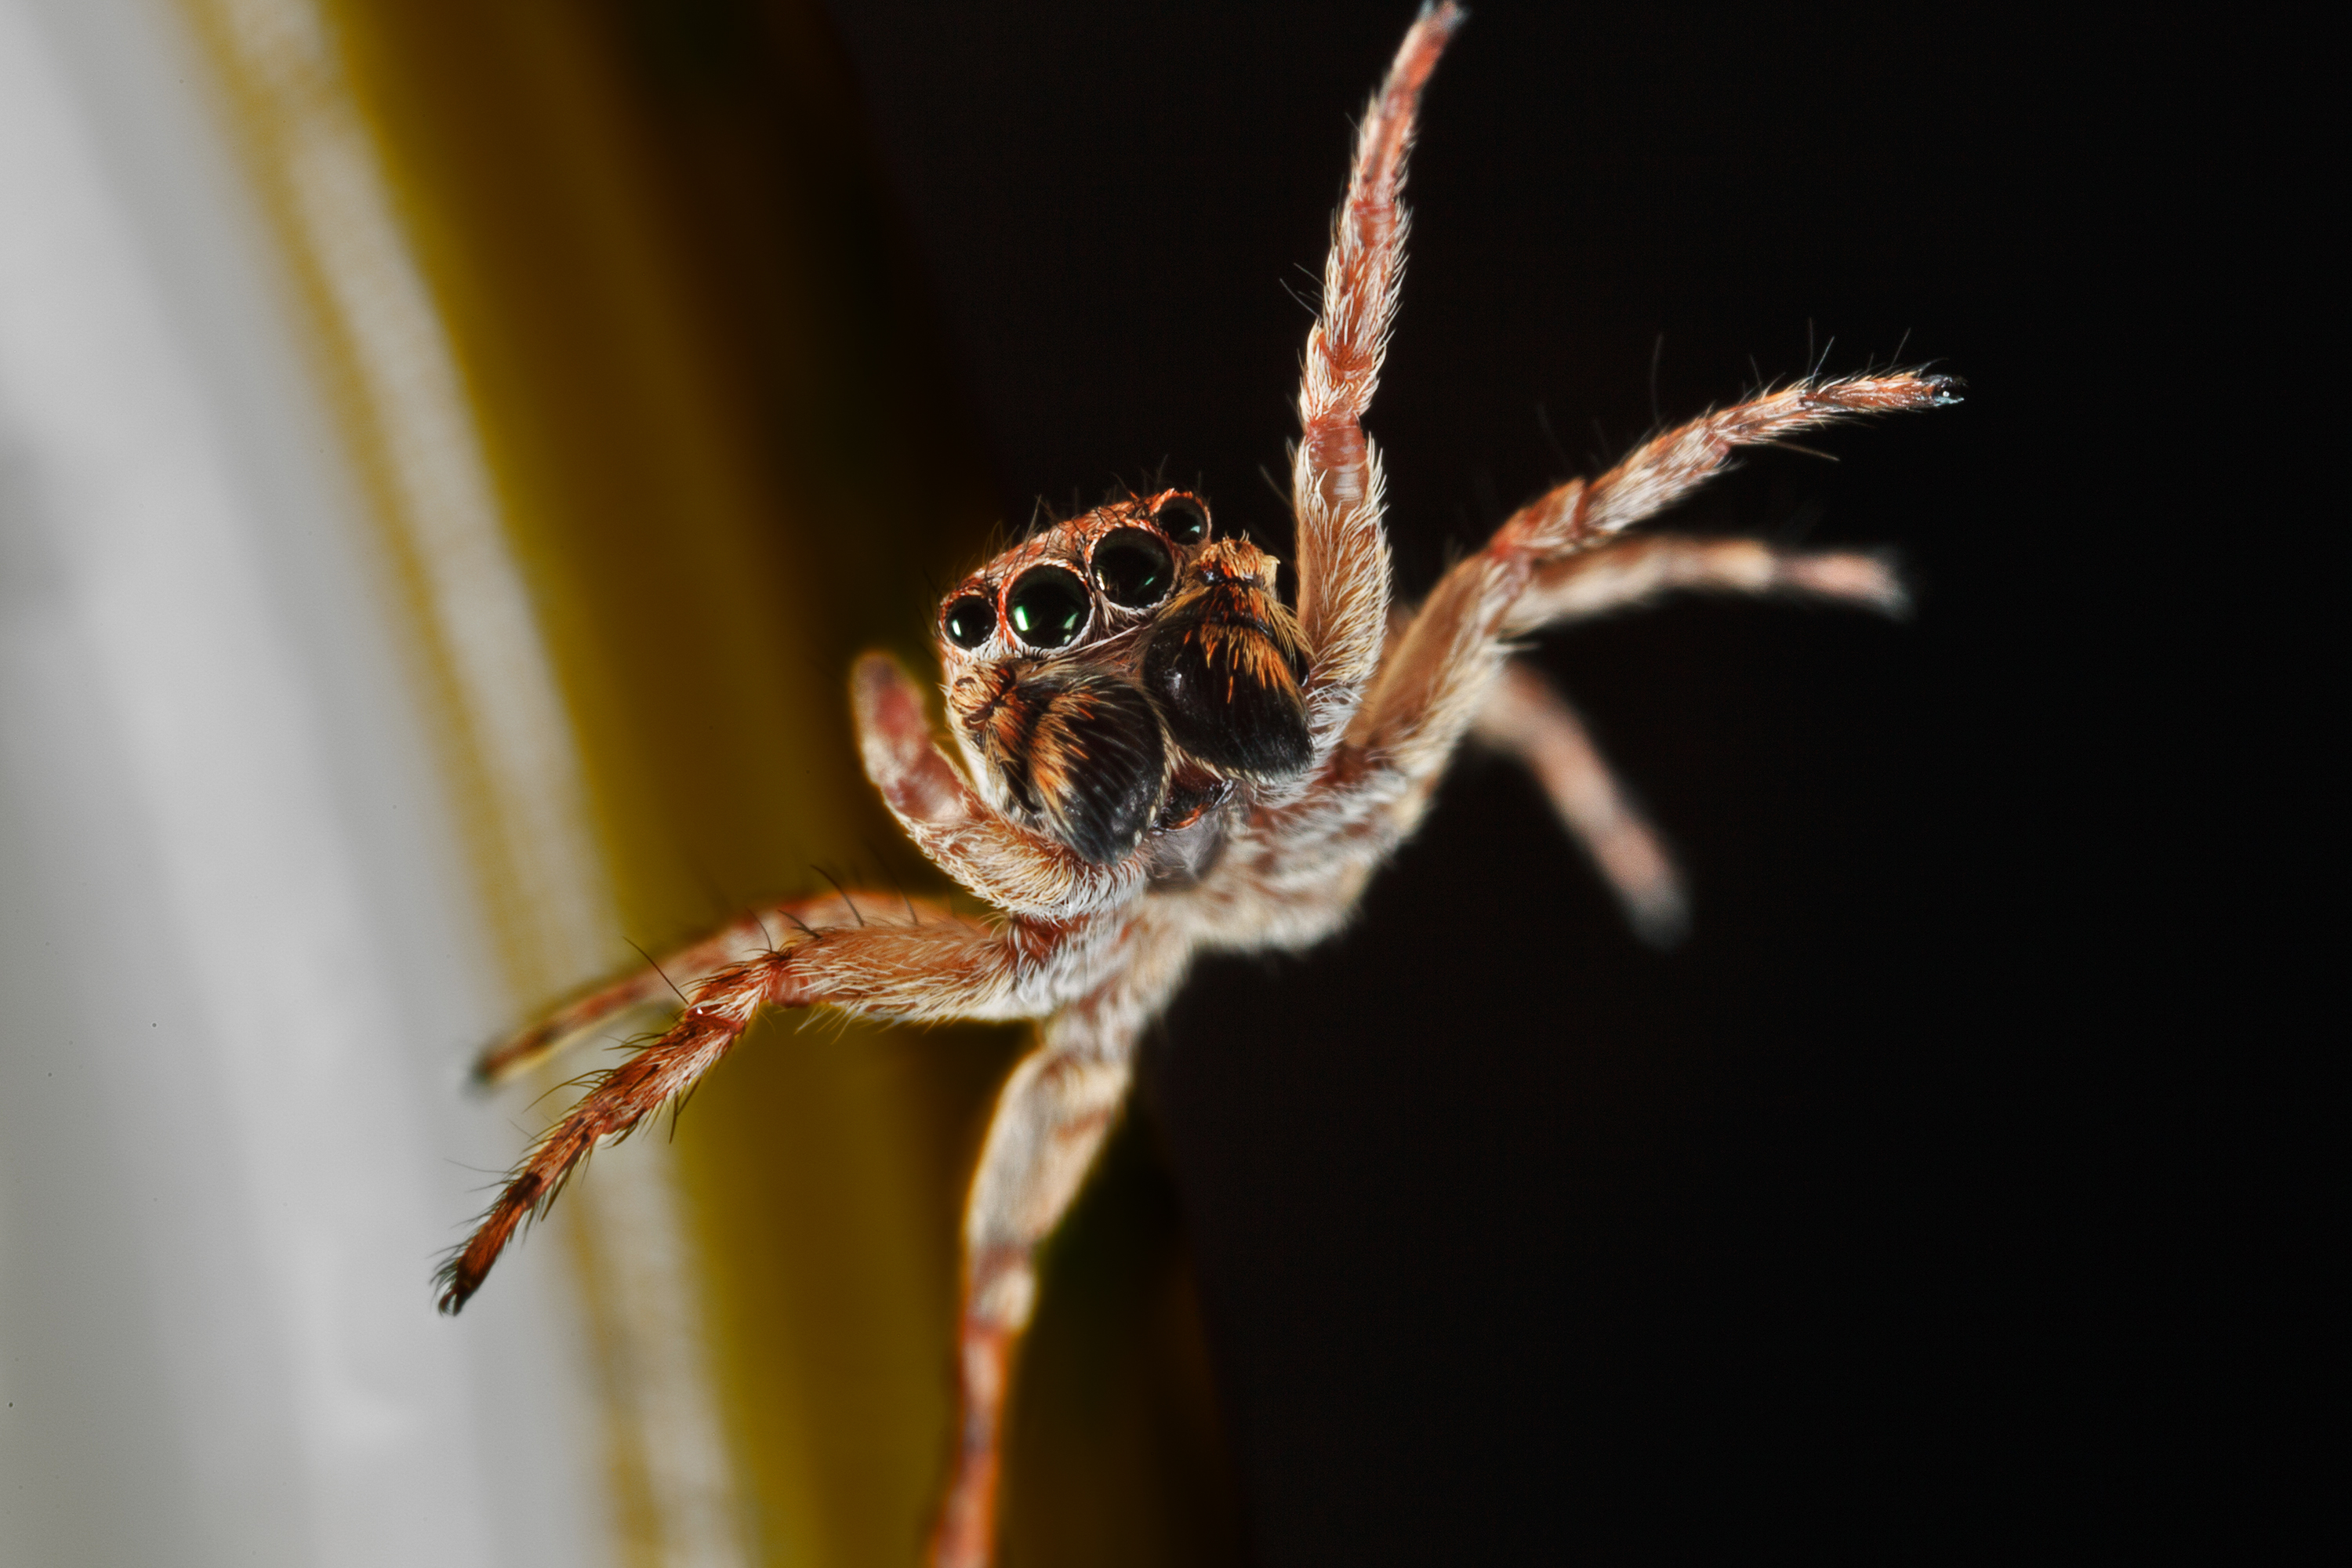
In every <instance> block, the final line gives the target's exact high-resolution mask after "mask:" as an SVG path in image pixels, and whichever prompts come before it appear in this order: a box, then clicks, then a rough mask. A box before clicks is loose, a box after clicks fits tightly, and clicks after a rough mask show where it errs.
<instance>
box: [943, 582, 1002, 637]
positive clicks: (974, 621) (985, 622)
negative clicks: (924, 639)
mask: <svg viewBox="0 0 2352 1568" xmlns="http://www.w3.org/2000/svg"><path fill="white" fill-rule="evenodd" d="M940 626H944V627H946V628H947V634H948V640H949V641H950V642H951V643H953V644H955V645H956V647H979V646H980V645H981V644H982V643H984V642H986V641H987V640H988V639H989V637H991V635H992V634H993V633H994V632H995V630H996V606H995V605H992V604H990V603H989V602H988V601H987V600H986V599H983V598H982V597H981V596H980V595H977V594H966V595H964V596H963V597H962V598H961V599H958V600H957V601H956V602H955V603H954V604H952V605H949V606H948V611H947V614H946V615H944V616H940Z"/></svg>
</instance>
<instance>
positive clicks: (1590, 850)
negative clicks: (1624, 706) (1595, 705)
mask: <svg viewBox="0 0 2352 1568" xmlns="http://www.w3.org/2000/svg"><path fill="white" fill-rule="evenodd" d="M1470 732H1471V734H1472V736H1473V737H1474V738H1475V739H1476V740H1478V741H1479V742H1482V743H1484V744H1485V745H1487V746H1489V747H1491V748H1493V749H1494V750H1496V751H1498V752H1503V753H1504V754H1505V755H1507V756H1509V757H1511V758H1513V759H1514V760H1516V761H1517V762H1518V763H1522V764H1524V765H1525V766H1526V768H1527V770H1528V772H1529V773H1533V774H1535V776H1536V782H1537V783H1538V784H1541V785H1542V786H1543V791H1544V794H1545V795H1548V796H1549V797H1550V800H1551V805H1552V810H1553V811H1554V812H1555V813H1557V814H1558V815H1559V820H1560V823H1561V825H1562V826H1565V827H1566V828H1567V829H1568V832H1569V837H1571V838H1573V839H1575V840H1576V842H1577V843H1578V844H1580V845H1581V846H1582V847H1583V848H1584V852H1585V853H1586V854H1587V855H1589V856H1591V858H1592V864H1593V865H1594V866H1595V867H1596V868H1598V869H1599V870H1600V872H1601V879H1603V880H1604V881H1606V882H1607V883H1608V884H1609V886H1610V889H1611V890H1612V891H1613V892H1615V893H1616V895H1617V901H1618V902H1619V903H1620V904H1621V905H1622V906H1623V908H1624V910H1625V918H1626V920H1627V921H1628V922H1630V923H1631V924H1632V926H1633V931H1634V932H1635V934H1636V935H1638V936H1640V937H1641V938H1642V940H1643V941H1644V942H1649V943H1650V944H1651V945H1652V946H1654V947H1667V946H1671V945H1672V944H1673V943H1674V942H1676V941H1677V940H1679V939H1680V938H1681V936H1682V934H1683V932H1684V931H1685V928H1686V927H1687V926H1688V925H1689V923H1690V905H1689V901H1688V900H1687V899H1686V898H1685V894H1684V891H1683V882H1682V877H1681V875H1680V873H1678V872H1677V871H1676V870H1675V862H1674V858H1673V856H1672V855H1670V854H1669V853H1668V852H1667V850H1666V847H1665V844H1664V841H1663V840H1661V839H1660V838H1659V837H1658V834H1657V830H1656V829H1654V828H1653V827H1652V826H1650V824H1649V822H1648V820H1647V819H1646V818H1644V817H1643V815H1642V813H1641V810H1640V809H1639V808H1638V807H1637V806H1635V805H1633V801H1632V800H1631V799H1630V798H1629V797H1628V795H1627V794H1626V792H1625V790H1624V788H1623V786H1622V785H1621V784H1618V782H1617V779H1616V776H1615V774H1614V773H1612V772H1611V770H1610V767H1609V763H1607V762H1606V761H1605V760H1604V759H1603V758H1602V757H1601V750H1600V748H1599V747H1597V746H1595V745H1594V744H1593V743H1592V737H1591V735H1590V734H1589V733H1587V732H1586V730H1585V727H1584V720H1583V719H1582V717H1581V716H1580V715H1579V714H1578V712H1577V711H1576V710H1575V709H1574V708H1573V707H1571V706H1570V703H1569V700H1568V699H1567V698H1566V697H1564V696H1562V695H1561V694H1560V692H1559V689H1558V688H1557V687H1555V686H1553V685H1552V683H1551V682H1550V681H1549V680H1547V679H1544V676H1543V673H1542V672H1541V671H1540V670H1538V669H1537V668H1535V667H1534V666H1533V665H1530V664H1528V663H1527V662H1526V661H1525V660H1523V659H1516V658H1515V659H1513V660H1511V662H1510V663H1509V665H1507V667H1506V668H1504V670H1503V674H1502V678H1501V679H1498V680H1496V682H1495V684H1494V686H1493V687H1492V688H1490V689H1489V690H1488V692H1487V697H1486V706H1485V707H1483V708H1481V709H1480V710H1478V717H1477V718H1476V720H1475V721H1473V723H1472V725H1471V730H1470Z"/></svg>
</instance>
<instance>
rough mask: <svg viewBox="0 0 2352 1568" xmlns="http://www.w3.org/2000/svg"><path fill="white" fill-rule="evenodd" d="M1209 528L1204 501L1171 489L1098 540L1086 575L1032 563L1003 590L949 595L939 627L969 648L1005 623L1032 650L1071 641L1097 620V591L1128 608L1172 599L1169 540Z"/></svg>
mask: <svg viewBox="0 0 2352 1568" xmlns="http://www.w3.org/2000/svg"><path fill="white" fill-rule="evenodd" d="M1209 531H1210V530H1209V512H1208V509H1207V508H1206V507H1204V506H1202V504H1201V503H1200V502H1199V501H1197V500H1193V499H1192V497H1191V496H1183V495H1171V496H1169V497H1167V498H1165V499H1164V500H1161V501H1160V504H1159V507H1158V509H1157V510H1154V511H1153V512H1152V513H1151V514H1150V516H1149V517H1148V518H1143V519H1139V520H1138V521H1133V522H1129V523H1127V524H1125V525H1123V526H1121V527H1118V528H1114V529H1112V530H1111V531H1109V532H1108V533H1106V534H1104V535H1103V536H1102V537H1101V538H1100V539H1098V540H1097V541H1096V542H1095V544H1094V548H1093V549H1092V550H1090V551H1089V552H1087V559H1086V561H1085V562H1084V563H1082V564H1083V565H1084V567H1085V572H1086V575H1085V576H1084V577H1081V576H1080V575H1079V574H1077V573H1076V572H1074V571H1072V570H1070V568H1069V567H1067V566H1061V565H1053V564H1041V565H1036V566H1032V567H1031V568H1030V569H1029V570H1028V571H1026V572H1024V573H1022V574H1021V575H1020V576H1018V577H1016V578H1014V579H1013V583H1012V585H1011V586H1010V587H1009V588H1006V589H1005V590H1003V594H1002V595H1001V596H999V595H997V594H995V593H993V592H992V591H991V590H990V589H989V587H988V586H987V585H985V584H983V585H982V586H981V587H980V588H979V590H978V591H976V592H970V593H963V594H959V595H956V596H955V597H954V598H952V599H950V600H949V601H948V604H947V607H946V608H945V609H943V610H941V611H940V632H941V633H942V634H943V635H944V636H945V637H947V639H948V641H950V642H951V643H953V644H954V645H955V646H956V647H960V648H962V649H964V650H966V651H967V652H974V653H976V652H978V651H979V650H980V649H982V648H984V647H987V646H988V645H989V643H990V642H991V641H992V640H993V639H994V638H995V637H996V636H997V635H998V633H999V632H1000V631H1002V632H1003V633H1004V634H1005V635H1006V637H1008V638H1009V640H1010V641H1011V642H1012V643H1013V645H1014V647H1017V648H1021V649H1025V650H1028V651H1031V652H1035V653H1051V652H1054V651H1055V649H1058V648H1066V647H1069V646H1070V645H1071V644H1073V643H1075V642H1076V641H1077V640H1078V639H1079V638H1080V637H1084V636H1085V635H1086V632H1087V626H1089V625H1091V624H1092V622H1093V620H1094V618H1095V599H1096V595H1100V596H1101V598H1102V600H1103V602H1104V603H1106V604H1108V605H1112V606H1113V607H1114V608H1117V609H1120V610H1125V611H1129V612H1137V611H1143V610H1150V609H1155V608H1157V607H1158V606H1160V605H1163V604H1165V603H1167V601H1168V597H1169V595H1171V594H1172V593H1173V592H1174V591H1175V588H1176V576H1177V561H1176V552H1175V550H1174V549H1172V548H1171V546H1187V547H1189V546H1192V545H1195V544H1201V543H1203V542H1206V541H1207V540H1208V538H1209ZM1089 584H1091V587H1090V586H1089Z"/></svg>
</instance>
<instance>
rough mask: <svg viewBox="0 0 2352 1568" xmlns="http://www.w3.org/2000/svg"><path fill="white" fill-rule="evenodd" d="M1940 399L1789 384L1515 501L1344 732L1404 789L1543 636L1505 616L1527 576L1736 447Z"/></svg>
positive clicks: (1718, 465) (1692, 483)
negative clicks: (1599, 469) (1532, 640)
mask: <svg viewBox="0 0 2352 1568" xmlns="http://www.w3.org/2000/svg"><path fill="white" fill-rule="evenodd" d="M1950 401H1952V395H1951V393H1950V390H1949V383H1948V382H1947V381H1946V380H1945V378H1943V377H1941V376H1933V375H1920V374H1915V373H1912V372H1907V371H1906V372H1895V373H1893V374H1886V375H1876V376H1852V377H1847V378H1844V379H1842V380H1837V381H1827V382H1819V383H1801V384H1798V385H1795V386H1790V387H1784V388H1782V389H1781V390H1780V391H1778V392H1774V393H1769V394H1767V395H1764V396H1762V397H1759V398H1756V399H1753V400H1752V401H1750V402H1748V403H1743V404H1740V405H1737V406H1735V407H1731V408H1726V409H1722V410H1719V411H1717V412H1716V413H1713V414H1708V415H1705V416H1701V417H1700V418H1697V419H1695V420H1692V421H1691V422H1690V423H1688V424H1686V425H1684V426H1679V427H1677V428H1675V429H1673V430H1669V431H1667V432H1665V433H1664V435H1661V436H1658V437H1654V439H1652V440H1649V441H1646V442H1644V443H1643V445H1641V446H1640V447H1635V448H1634V449H1633V452H1631V453H1630V454H1628V455H1627V456H1626V457H1625V458H1624V459H1623V460H1622V462H1620V463H1619V464H1618V465H1617V466H1616V467H1615V468H1611V469H1610V470H1609V471H1608V472H1607V473H1605V474H1602V475H1601V477H1600V478H1599V479H1594V480H1592V481H1591V482H1590V483H1586V482H1585V481H1583V480H1580V479H1571V480H1570V481H1569V482H1568V483H1566V484H1564V485H1561V486H1559V488H1558V489H1554V490H1551V491H1550V492H1549V493H1548V494H1545V495H1543V496H1541V497H1538V499H1537V500H1533V501H1530V502H1529V503H1528V504H1527V505H1526V506H1524V507H1521V508H1520V509H1519V510H1517V511H1516V512H1514V513H1513V514H1512V515H1511V516H1510V517H1509V518H1508V519H1507V520H1506V521H1504V523H1503V525H1502V527H1500V528H1498V529H1496V531H1495V536H1494V538H1493V539H1491V540H1489V541H1488V542H1487V544H1486V548H1485V549H1484V550H1481V551H1479V552H1477V553H1476V554H1475V555H1472V556H1469V557H1466V558H1465V559H1464V560H1462V561H1460V562H1458V563H1455V565H1454V567H1453V569H1452V570H1451V571H1449V572H1447V573H1446V574H1445V575H1444V577H1443V578H1441V579H1440V580H1439V582H1438V584H1437V587H1436V589H1435V590H1434V591H1433V592H1432V593H1431V595H1429V597H1428V598H1427V599H1426V600H1424V601H1423V604H1422V606H1421V608H1420V609H1419V610H1418V611H1417V612H1416V613H1414V615H1413V616H1412V620H1411V621H1410V622H1409V623H1408V624H1407V625H1406V626H1405V629H1404V632H1403V635H1402V637H1399V638H1397V639H1396V642H1395V644H1394V645H1393V647H1392V649H1391V655H1390V657H1389V658H1388V659H1387V661H1386V662H1385V663H1384V664H1383V665H1382V667H1381V673H1380V677H1379V679H1378V680H1377V681H1376V682H1375V683H1374V685H1373V687H1372V689H1371V690H1370V693H1369V694H1368V695H1367V696H1366V698H1365V700H1364V705H1363V707H1362V709H1361V710H1359V711H1358V713H1357V715H1356V718H1355V721H1354V722H1353V723H1352V724H1351V725H1350V726H1349V731H1348V742H1349V745H1350V746H1351V747H1354V748H1357V749H1360V751H1361V752H1364V753H1365V754H1366V756H1367V757H1368V758H1370V759H1371V761H1372V766H1371V768H1370V770H1369V771H1370V772H1372V773H1377V772H1380V771H1381V770H1382V769H1390V770H1397V771H1402V773H1405V774H1406V775H1407V776H1408V777H1410V778H1412V779H1414V780H1416V781H1420V780H1423V779H1426V778H1428V777H1429V776H1431V775H1432V774H1433V772H1434V771H1435V770H1436V769H1438V768H1441V767H1443V766H1444V763H1445V760H1446V759H1447V758H1448V757H1450V756H1451V755H1452V754H1453V752H1454V746H1455V744H1456V743H1458V742H1460V740H1461V738H1462V736H1463V734H1464V733H1465V731H1467V730H1468V729H1469V726H1470V723H1471V721H1473V720H1474V719H1475V717H1476V715H1477V713H1478V711H1479V710H1480V709H1481V708H1482V707H1483V706H1484V705H1485V702H1486V693H1487V691H1488V689H1490V688H1491V687H1492V686H1493V684H1494V681H1495V679H1496V677H1497V676H1498V675H1500V673H1501V671H1502V668H1503V662H1504V659H1505V658H1506V657H1507V652H1508V647H1507V643H1506V642H1505V640H1504V639H1505V638H1506V637H1512V636H1524V635H1526V634H1527V633H1529V632H1534V631H1538V630H1540V629H1541V624H1540V623H1538V622H1534V621H1530V620H1529V619H1528V618H1527V617H1526V616H1515V615H1514V613H1513V612H1514V611H1515V610H1516V609H1517V605H1519V603H1520V601H1521V600H1522V598H1523V597H1524V596H1525V595H1526V593H1527V591H1528V588H1529V586H1530V585H1531V584H1533V583H1534V581H1535V579H1536V574H1538V572H1540V571H1542V570H1544V569H1546V568H1547V567H1550V566H1552V565H1554V564H1555V563H1561V562H1565V561H1567V560H1569V559H1570V558H1572V557H1574V556H1577V555H1579V554H1581V553H1583V552H1587V551H1591V550H1593V549H1596V548H1597V547H1599V546H1600V545H1601V544H1603V543H1606V542H1608V541H1610V540H1611V539H1612V538H1614V537H1615V536H1616V535H1617V534H1618V533H1619V532H1620V531H1622V530H1624V529H1626V528H1629V527H1631V526H1632V525H1633V524H1634V523H1636V522H1639V521H1642V520H1643V518H1645V517H1648V516H1650V515H1651V514H1652V513H1654V511H1656V510H1658V509H1659V508H1661V507H1664V506H1667V505H1671V504H1672V503H1673V502H1675V501H1676V500H1680V499H1682V498H1683V497H1684V496H1685V495H1687V494H1688V493H1689V492H1690V491H1691V490H1693V489H1696V488H1697V487H1698V486H1699V485H1700V484H1702V483H1703V482H1705V481H1706V479H1709V478H1710V477H1712V476H1713V475H1715V474H1717V473H1719V472H1720V471H1722V469H1723V467H1724V465H1725V464H1726V463H1727V462H1728V461H1729V460H1730V457H1731V454H1732V452H1733V451H1734V450H1735V449H1737V448H1738V447H1742V446H1750V445H1757V444H1760V443H1763V442H1768V441H1771V440H1775V439H1777V438H1779V437H1782V436H1786V435H1790V434H1792V433H1794V432H1795V431H1798V430H1801V429H1806V428H1809V427H1811V426H1818V425H1826V424H1830V423H1832V422H1834V421H1837V420H1841V419H1846V418H1852V417H1853V416H1857V415H1863V414H1878V413H1889V412H1894V411H1895V410H1899V409H1906V408H1932V407H1936V406H1938V405H1942V404H1946V403H1948V402H1950Z"/></svg>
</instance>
